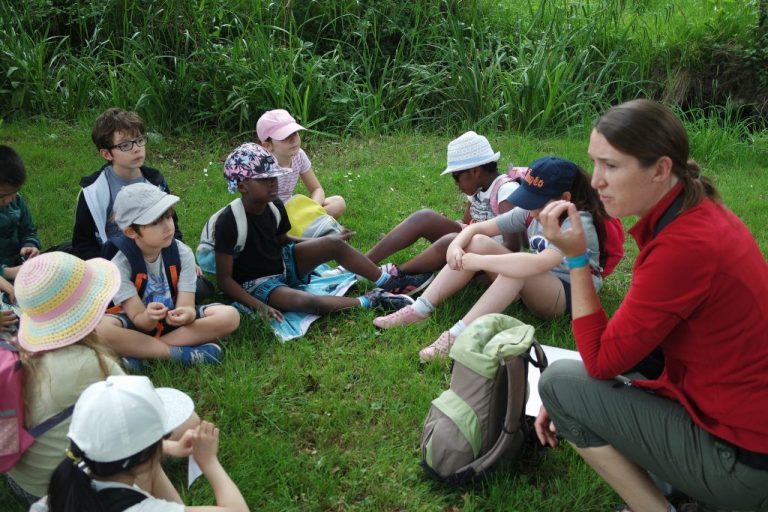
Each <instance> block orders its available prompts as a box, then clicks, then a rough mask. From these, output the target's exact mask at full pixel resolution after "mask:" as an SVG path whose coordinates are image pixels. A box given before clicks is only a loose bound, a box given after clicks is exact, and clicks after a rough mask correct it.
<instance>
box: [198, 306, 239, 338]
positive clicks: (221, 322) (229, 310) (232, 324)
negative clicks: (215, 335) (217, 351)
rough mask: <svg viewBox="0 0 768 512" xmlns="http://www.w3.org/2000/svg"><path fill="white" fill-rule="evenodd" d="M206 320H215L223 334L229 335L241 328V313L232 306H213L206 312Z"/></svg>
mask: <svg viewBox="0 0 768 512" xmlns="http://www.w3.org/2000/svg"><path fill="white" fill-rule="evenodd" d="M205 318H211V319H214V320H215V322H216V324H217V325H218V327H219V328H220V329H221V331H222V334H229V333H231V332H233V331H234V330H235V329H237V328H238V327H239V326H240V313H238V311H237V310H236V309H235V308H233V307H232V306H225V305H223V304H222V305H216V306H211V307H209V308H207V309H206V310H205Z"/></svg>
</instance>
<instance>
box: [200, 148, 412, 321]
mask: <svg viewBox="0 0 768 512" xmlns="http://www.w3.org/2000/svg"><path fill="white" fill-rule="evenodd" d="M285 172H289V170H286V169H283V168H281V167H279V166H277V165H276V163H275V160H274V158H273V157H272V155H271V154H270V153H269V152H268V151H267V150H266V149H264V148H263V147H261V146H259V145H258V144H253V143H247V144H243V145H242V146H240V147H238V148H237V149H235V150H234V151H233V152H232V153H231V154H230V155H229V156H228V157H227V160H226V162H225V163H224V178H225V179H226V180H227V183H228V187H229V191H230V192H231V193H235V192H240V195H241V196H242V202H243V207H244V209H245V216H246V219H247V236H246V239H245V244H244V247H243V248H242V251H240V252H237V253H236V251H235V245H236V243H237V238H238V237H237V231H238V230H237V222H236V220H235V216H234V214H233V212H232V210H231V208H227V209H225V210H224V212H223V213H222V214H221V215H220V216H219V218H218V220H217V221H216V227H215V229H214V232H215V244H214V250H215V253H216V278H217V280H218V282H219V288H220V289H221V291H223V292H224V293H225V294H226V295H228V296H229V297H231V298H232V299H233V300H235V301H237V302H239V303H240V304H242V305H243V306H246V307H247V308H249V309H251V310H253V311H257V312H260V313H262V314H264V315H265V316H267V317H269V318H274V319H276V320H278V321H282V320H283V314H282V311H299V312H304V313H312V314H316V315H322V314H327V313H332V312H334V311H339V310H342V309H349V308H354V307H363V308H372V307H381V308H384V309H399V308H402V307H404V306H407V305H409V304H411V303H412V302H413V299H411V298H410V297H408V296H405V295H395V294H392V293H389V292H388V290H391V289H395V288H399V287H401V286H402V283H400V281H399V280H398V278H396V277H393V276H390V275H389V274H388V273H386V272H384V271H382V270H381V269H380V268H379V267H378V266H376V265H375V264H374V263H373V262H372V261H371V260H369V259H368V258H366V257H365V256H363V255H362V254H360V253H359V252H358V251H357V250H355V249H354V248H353V247H352V246H350V245H349V244H347V243H346V241H345V239H346V238H348V237H349V233H347V232H345V233H343V234H341V235H328V236H323V237H320V238H312V239H306V240H304V239H298V238H293V237H289V236H288V235H287V234H286V233H288V231H289V230H290V229H291V223H290V221H289V220H288V215H287V213H286V211H285V207H284V206H283V202H282V201H280V199H278V178H279V177H280V176H282V175H283V174H284V173H285ZM270 203H271V205H270ZM273 208H274V209H276V211H277V212H278V214H279V215H276V214H275V211H273ZM331 260H335V261H337V262H338V263H339V264H341V265H344V267H345V268H346V269H348V270H349V271H351V272H354V273H356V274H358V275H360V276H362V277H364V278H366V279H369V280H371V281H373V282H374V283H375V284H376V286H377V288H376V289H374V290H373V291H371V292H369V293H367V294H365V295H363V296H361V297H357V298H355V297H336V296H329V295H324V296H318V295H313V294H311V293H307V292H305V291H303V290H299V289H297V288H298V287H299V286H300V285H302V284H306V283H307V282H308V280H309V277H310V274H311V273H312V270H314V268H315V267H317V266H318V265H320V264H322V263H325V262H327V261H331Z"/></svg>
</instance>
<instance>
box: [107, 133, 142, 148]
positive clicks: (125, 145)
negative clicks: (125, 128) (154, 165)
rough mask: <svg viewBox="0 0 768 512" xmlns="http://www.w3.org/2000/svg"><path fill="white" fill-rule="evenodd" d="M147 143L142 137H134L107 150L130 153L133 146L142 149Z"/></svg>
mask: <svg viewBox="0 0 768 512" xmlns="http://www.w3.org/2000/svg"><path fill="white" fill-rule="evenodd" d="M146 143H147V139H145V138H144V136H143V135H142V136H141V137H136V138H135V139H133V140H127V141H125V142H121V143H120V144H115V145H114V146H111V147H110V148H109V149H115V148H117V149H119V150H120V151H130V150H132V149H133V145H134V144H136V145H137V146H139V147H142V146H143V145H144V144H146Z"/></svg>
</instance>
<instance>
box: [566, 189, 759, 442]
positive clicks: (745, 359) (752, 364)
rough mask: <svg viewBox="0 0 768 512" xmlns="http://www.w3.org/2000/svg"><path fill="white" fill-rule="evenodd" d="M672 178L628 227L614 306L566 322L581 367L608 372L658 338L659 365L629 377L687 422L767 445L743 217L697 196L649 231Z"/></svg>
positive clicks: (754, 260)
mask: <svg viewBox="0 0 768 512" xmlns="http://www.w3.org/2000/svg"><path fill="white" fill-rule="evenodd" d="M681 190H682V185H678V186H676V187H675V188H674V189H673V190H672V191H670V192H669V193H668V194H667V195H666V196H665V197H664V198H662V200H661V201H659V203H658V204H657V205H656V206H655V207H654V208H653V209H652V210H651V211H650V212H649V213H648V214H647V215H646V216H644V217H643V218H641V219H640V220H639V221H638V223H637V224H636V225H635V226H634V227H633V228H632V229H630V234H631V235H632V236H633V237H634V238H635V241H636V242H637V245H638V247H639V249H640V253H639V254H638V257H637V260H636V261H635V265H634V268H633V271H632V284H631V285H630V288H629V291H628V293H627V295H626V297H625V298H624V301H623V302H622V303H621V305H620V306H619V309H618V310H617V311H616V314H615V315H614V316H613V317H612V318H611V319H610V320H608V318H607V317H606V315H605V312H604V311H599V312H596V313H593V314H591V315H587V316H585V317H581V318H577V319H575V320H574V321H573V332H574V336H575V338H576V345H577V346H578V349H579V352H580V353H581V356H582V358H583V360H584V365H585V366H586V369H587V371H588V372H589V374H590V375H591V376H593V377H595V378H601V379H607V378H612V377H614V376H616V375H618V374H620V373H623V372H626V371H628V370H629V369H630V368H632V367H633V366H634V365H635V364H637V363H638V362H639V361H640V360H642V359H643V358H644V357H645V356H647V355H648V354H650V352H651V351H652V350H653V349H654V348H656V347H658V346H660V347H661V349H662V351H663V352H664V358H665V370H664V372H663V373H662V374H661V376H660V377H659V378H658V379H657V380H638V381H633V384H634V385H637V386H639V387H643V388H648V389H652V390H654V391H656V392H657V393H658V394H659V395H661V396H665V397H667V398H670V399H673V400H676V401H677V402H679V403H680V404H682V405H683V407H685V409H686V410H687V411H688V413H689V414H690V415H691V418H692V420H693V421H694V423H696V424H697V425H699V426H700V427H701V428H703V429H704V430H706V431H707V432H710V433H712V434H714V435H715V436H717V437H720V438H722V439H725V440H726V441H729V442H731V443H733V444H735V445H736V446H739V447H741V448H745V449H747V450H751V451H756V452H760V453H768V264H767V263H766V261H765V258H764V257H763V255H762V253H761V252H760V248H759V247H758V245H757V243H756V242H755V239H754V237H753V236H752V234H751V233H750V232H749V230H748V229H747V227H746V226H745V225H744V223H742V222H741V220H739V218H738V217H737V216H736V215H735V214H734V213H733V212H731V211H730V210H728V209H727V208H726V207H724V206H722V205H718V204H716V203H715V202H713V201H711V200H709V199H705V200H704V201H702V202H701V203H700V204H699V205H697V206H695V207H693V208H690V209H688V210H686V211H684V212H682V213H681V214H680V215H678V216H677V217H676V218H675V219H674V220H672V222H671V223H670V224H669V225H668V226H666V227H665V228H664V229H663V230H662V231H661V232H660V233H659V234H658V235H657V236H656V237H655V238H654V237H653V231H654V226H655V225H656V223H657V222H658V221H659V219H660V217H661V216H662V215H663V213H664V211H665V210H666V208H667V207H668V206H669V205H670V204H671V203H672V202H673V201H674V199H675V197H677V195H678V194H679V193H680V192H681Z"/></svg>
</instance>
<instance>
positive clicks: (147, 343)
mask: <svg viewBox="0 0 768 512" xmlns="http://www.w3.org/2000/svg"><path fill="white" fill-rule="evenodd" d="M96 334H97V335H98V336H99V339H101V340H102V341H103V342H104V343H105V344H106V345H107V346H108V347H110V348H111V349H112V350H114V351H115V352H116V353H117V354H118V355H121V356H126V357H136V358H139V359H168V358H170V357H171V348H170V347H169V346H168V345H166V344H165V343H163V342H162V341H160V340H158V339H157V338H153V337H152V336H150V335H149V334H144V333H143V332H139V331H134V330H133V329H126V328H125V327H123V324H122V323H120V320H118V319H117V318H112V317H109V316H105V317H104V318H102V319H101V322H99V325H98V326H97V327H96Z"/></svg>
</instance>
